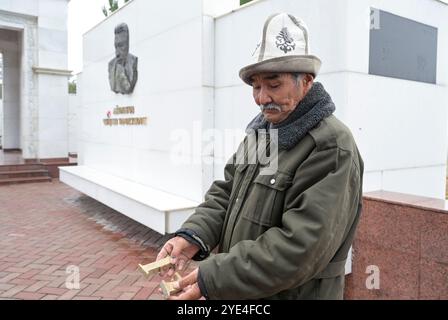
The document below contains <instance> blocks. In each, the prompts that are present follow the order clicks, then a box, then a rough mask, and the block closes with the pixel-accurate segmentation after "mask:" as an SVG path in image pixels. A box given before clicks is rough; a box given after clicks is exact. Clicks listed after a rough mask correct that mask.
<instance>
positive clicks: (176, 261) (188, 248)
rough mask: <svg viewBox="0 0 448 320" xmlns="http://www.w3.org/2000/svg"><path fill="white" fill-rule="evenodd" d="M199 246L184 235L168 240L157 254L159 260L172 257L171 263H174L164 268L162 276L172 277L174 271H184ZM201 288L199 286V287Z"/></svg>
mask: <svg viewBox="0 0 448 320" xmlns="http://www.w3.org/2000/svg"><path fill="white" fill-rule="evenodd" d="M198 251H199V247H198V246H196V245H194V244H192V243H190V242H188V241H187V240H185V239H184V238H182V237H174V238H173V239H171V240H169V241H167V243H165V245H164V246H163V247H162V249H161V250H160V252H159V254H158V255H157V259H156V261H157V260H160V259H163V258H166V257H168V256H170V257H171V263H172V264H173V265H174V267H173V266H171V267H169V268H168V267H166V268H163V269H162V271H161V273H160V275H161V276H162V277H165V276H168V277H172V276H173V275H174V272H175V271H177V270H179V271H182V270H183V269H184V267H185V266H186V264H187V263H188V262H189V261H190V260H191V258H193V257H194V256H195V255H196V253H198ZM198 289H199V288H198Z"/></svg>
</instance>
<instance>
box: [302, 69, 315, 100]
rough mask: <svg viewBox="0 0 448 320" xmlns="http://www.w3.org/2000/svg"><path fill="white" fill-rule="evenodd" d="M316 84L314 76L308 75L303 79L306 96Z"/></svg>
mask: <svg viewBox="0 0 448 320" xmlns="http://www.w3.org/2000/svg"><path fill="white" fill-rule="evenodd" d="M313 83H314V76H313V75H312V74H309V73H306V74H305V76H304V77H303V79H302V84H303V89H304V94H305V95H306V94H307V93H308V91H310V90H311V88H312V87H313Z"/></svg>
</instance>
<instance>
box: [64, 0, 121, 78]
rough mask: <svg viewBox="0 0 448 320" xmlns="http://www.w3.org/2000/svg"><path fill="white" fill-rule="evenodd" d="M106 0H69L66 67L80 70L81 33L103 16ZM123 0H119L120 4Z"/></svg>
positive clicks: (74, 70) (75, 70)
mask: <svg viewBox="0 0 448 320" xmlns="http://www.w3.org/2000/svg"><path fill="white" fill-rule="evenodd" d="M107 3H108V0H71V1H70V2H69V5H68V68H69V70H73V72H74V73H75V74H76V73H78V72H80V71H82V35H83V34H84V33H85V32H86V31H88V30H89V29H90V28H92V27H93V26H95V25H96V24H97V23H99V22H100V21H102V20H103V19H104V18H105V17H104V15H103V12H102V7H103V6H104V5H105V4H107ZM123 3H124V0H119V4H120V6H121V5H122V4H123Z"/></svg>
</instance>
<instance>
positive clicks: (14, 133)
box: [0, 29, 21, 149]
mask: <svg viewBox="0 0 448 320" xmlns="http://www.w3.org/2000/svg"><path fill="white" fill-rule="evenodd" d="M19 37H20V34H19V32H17V31H13V30H6V29H0V50H1V51H2V52H3V77H4V86H3V91H4V95H3V97H4V99H3V132H4V136H3V138H2V140H3V148H4V149H20V147H21V145H20V48H19Z"/></svg>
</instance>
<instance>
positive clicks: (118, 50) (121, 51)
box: [115, 32, 129, 59]
mask: <svg viewBox="0 0 448 320" xmlns="http://www.w3.org/2000/svg"><path fill="white" fill-rule="evenodd" d="M128 53H129V44H128V38H127V35H126V33H124V32H122V33H118V34H116V35H115V55H116V56H117V58H122V59H124V58H126V57H127V55H128Z"/></svg>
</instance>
